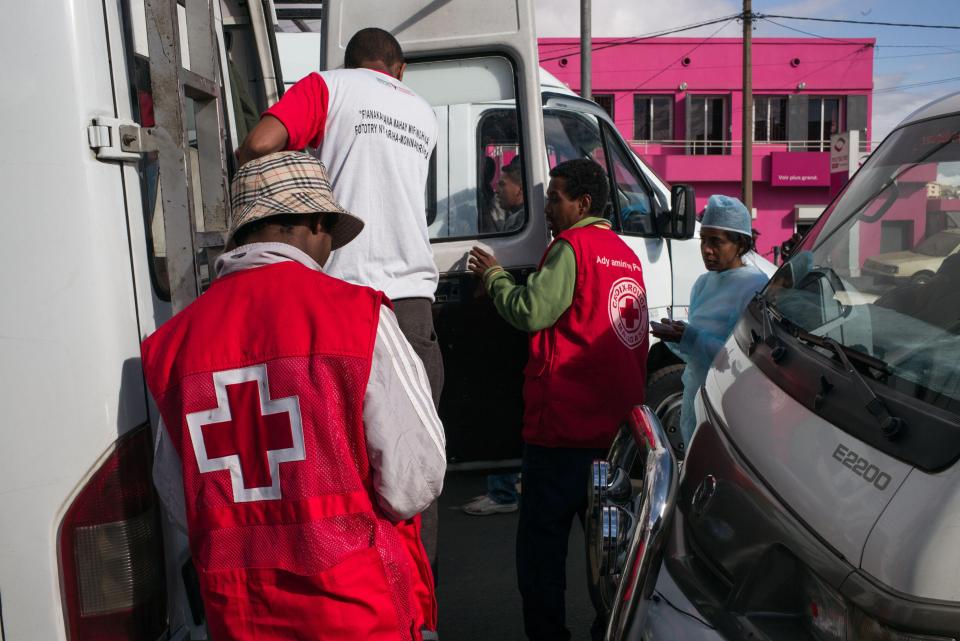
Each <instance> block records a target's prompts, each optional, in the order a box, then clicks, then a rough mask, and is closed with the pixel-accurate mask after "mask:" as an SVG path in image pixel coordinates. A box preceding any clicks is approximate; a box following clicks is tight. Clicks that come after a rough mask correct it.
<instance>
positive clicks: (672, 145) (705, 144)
mask: <svg viewBox="0 0 960 641" xmlns="http://www.w3.org/2000/svg"><path fill="white" fill-rule="evenodd" d="M627 142H629V143H630V145H631V146H633V148H634V149H637V150H638V151H641V153H645V152H648V151H649V150H650V147H658V148H659V149H684V150H689V149H693V150H696V151H694V153H705V152H706V151H707V150H710V151H713V150H720V152H721V153H727V152H729V151H731V150H733V149H740V148H741V146H742V145H743V141H742V140H628V141H627ZM861 144H863V143H861ZM874 144H875V143H874V141H870V140H868V141H866V143H865V145H866V149H867V151H870V150H871V149H873V147H874ZM791 147H794V149H792V151H801V149H799V148H800V147H803V149H802V151H830V141H829V140H822V141H816V140H813V141H810V140H770V141H754V142H753V148H754V151H757V150H760V151H769V150H771V148H777V150H778V151H779V150H783V151H787V150H791V149H790V148H791Z"/></svg>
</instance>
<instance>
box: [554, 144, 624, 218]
mask: <svg viewBox="0 0 960 641" xmlns="http://www.w3.org/2000/svg"><path fill="white" fill-rule="evenodd" d="M550 177H551V178H563V179H564V186H565V189H564V194H565V195H566V196H567V198H570V199H574V198H579V197H580V196H583V195H584V194H587V195H589V196H590V212H589V213H590V214H594V215H601V216H602V215H603V210H604V209H605V208H606V206H607V197H608V196H609V195H610V184H609V183H608V182H607V173H606V171H604V169H603V167H601V166H600V165H599V164H598V163H596V162H594V161H593V160H589V159H587V158H575V159H574V160H568V161H566V162H562V163H560V164H559V165H557V166H556V167H554V168H553V169H551V170H550Z"/></svg>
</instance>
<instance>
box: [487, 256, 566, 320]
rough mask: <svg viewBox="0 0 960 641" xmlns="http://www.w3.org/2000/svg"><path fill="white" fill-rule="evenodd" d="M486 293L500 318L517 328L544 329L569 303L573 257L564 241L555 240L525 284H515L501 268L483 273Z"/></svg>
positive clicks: (558, 316)
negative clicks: (541, 262)
mask: <svg viewBox="0 0 960 641" xmlns="http://www.w3.org/2000/svg"><path fill="white" fill-rule="evenodd" d="M485 281H486V287H487V293H488V294H490V298H492V299H493V304H494V306H495V307H496V308H497V311H498V312H499V313H500V315H501V316H503V318H504V319H505V320H506V321H507V322H508V323H510V324H511V325H513V326H514V327H516V328H517V329H519V330H522V331H525V332H536V331H539V330H541V329H546V328H547V327H550V326H551V325H553V324H554V323H556V322H557V319H558V318H560V316H562V315H563V313H564V312H565V311H567V309H568V308H569V307H570V305H571V304H572V303H573V288H574V285H576V282H577V258H576V254H574V253H573V248H572V247H570V245H569V244H567V243H566V242H558V243H555V244H554V246H553V248H552V249H551V250H550V253H548V254H547V257H546V259H545V260H544V261H543V267H541V268H540V269H539V270H537V271H536V272H534V273H533V274H530V276H529V277H528V278H527V284H526V285H517V284H516V283H515V282H514V280H513V276H511V275H510V274H508V273H507V272H505V271H503V270H491V272H489V273H488V274H487V275H486V276H485Z"/></svg>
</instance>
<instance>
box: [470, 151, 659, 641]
mask: <svg viewBox="0 0 960 641" xmlns="http://www.w3.org/2000/svg"><path fill="white" fill-rule="evenodd" d="M609 189H610V188H609V186H608V183H607V177H606V171H605V170H604V169H603V167H601V166H600V165H598V164H597V163H595V162H594V161H592V160H587V159H577V160H569V161H567V162H563V163H560V164H559V165H557V166H556V167H554V168H553V169H552V170H551V171H550V184H549V185H548V187H547V205H546V209H545V212H544V213H545V214H546V218H547V222H548V224H549V226H550V229H551V231H552V232H553V235H554V241H553V243H551V244H550V246H549V247H548V248H547V251H546V252H545V253H544V256H543V259H542V260H541V263H540V268H539V269H538V270H537V271H536V272H535V273H533V274H531V275H530V276H529V277H528V279H527V283H526V285H518V284H517V283H516V282H515V281H514V279H513V276H511V275H510V274H509V273H508V272H507V271H505V270H504V269H503V267H501V266H500V264H499V263H498V262H497V260H496V258H495V257H494V256H493V255H492V254H489V253H488V252H486V251H484V250H483V249H481V248H479V247H474V248H473V249H472V250H471V252H470V260H469V268H470V271H472V272H473V273H474V274H476V275H477V276H481V277H482V278H483V284H484V287H485V289H486V291H487V293H488V294H489V295H490V297H491V298H492V299H493V304H494V306H495V307H496V309H497V312H498V313H499V314H500V315H501V316H502V317H503V318H504V319H505V320H506V321H507V322H508V323H510V324H511V325H512V326H514V327H515V328H517V329H519V330H522V331H526V332H529V333H530V357H529V360H528V361H527V366H526V368H525V370H524V384H523V402H524V413H523V441H524V451H523V462H522V475H523V492H522V495H521V498H520V523H519V526H518V528H517V579H518V583H519V587H520V595H521V597H522V599H523V623H524V630H525V631H526V634H527V637H528V638H529V639H530V640H531V641H541V640H542V641H557V640H566V639H570V630H568V629H567V627H566V622H565V605H564V601H565V595H564V590H565V585H566V558H567V543H568V539H569V537H570V527H571V526H572V525H573V519H574V517H575V516H579V517H580V519H581V522H582V520H583V517H584V513H585V511H586V507H587V493H586V492H585V491H584V488H585V487H587V481H588V479H589V476H590V467H591V464H592V462H593V460H594V459H595V458H598V457H603V456H605V455H606V453H607V451H608V450H609V448H610V445H611V444H612V443H613V439H614V436H615V435H616V433H617V429H618V427H619V425H620V423H621V422H622V421H623V419H624V418H625V417H626V416H627V414H628V412H629V411H630V410H631V409H632V408H633V407H634V406H635V405H638V404H640V403H642V402H643V400H644V394H645V389H646V385H645V382H646V377H647V345H648V333H647V305H646V290H645V289H644V285H643V268H642V267H641V265H640V261H639V259H638V258H637V255H636V254H635V253H634V251H633V250H632V249H630V247H629V246H627V244H626V243H624V242H623V240H621V239H620V237H619V236H618V235H617V234H616V233H615V232H614V231H613V230H612V229H611V228H610V222H609V221H608V220H606V219H604V218H602V215H603V208H604V205H605V204H606V202H607V197H608V194H609ZM602 631H603V617H602V616H601V615H599V614H598V616H597V618H596V620H595V622H594V627H593V628H592V630H591V633H592V634H593V636H594V638H602Z"/></svg>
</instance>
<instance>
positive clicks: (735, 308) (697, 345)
mask: <svg viewBox="0 0 960 641" xmlns="http://www.w3.org/2000/svg"><path fill="white" fill-rule="evenodd" d="M750 223H751V220H750V213H749V212H748V211H747V208H746V207H744V205H743V203H741V202H740V201H739V200H737V199H736V198H731V197H729V196H720V195H715V196H711V197H710V200H709V201H708V202H707V207H706V209H705V210H704V213H703V218H702V219H701V221H700V254H701V256H702V257H703V264H704V266H706V268H707V270H709V271H707V273H706V274H704V275H702V276H701V277H700V278H698V279H697V281H696V282H695V283H694V285H693V290H692V291H691V292H690V310H689V314H688V318H687V322H682V321H672V320H669V319H662V320H661V321H660V323H653V335H654V336H656V337H657V338H659V339H660V340H662V341H665V342H666V343H667V345H668V347H670V349H671V350H672V351H673V352H674V353H675V354H676V355H677V356H679V357H680V358H682V359H683V361H684V362H685V363H686V368H685V369H684V372H683V406H682V408H681V410H680V431H681V433H682V435H683V443H684V445H685V446H686V445H688V444H689V443H690V439H691V438H692V437H693V431H694V429H695V428H696V416H694V410H693V402H694V399H695V398H696V394H697V392H698V390H699V389H700V387H701V386H702V385H703V383H704V381H706V379H707V372H708V371H709V369H710V364H711V363H712V362H713V358H714V357H715V356H716V355H717V352H719V351H720V348H721V347H723V344H724V343H726V341H727V338H728V337H729V336H730V334H731V333H732V332H733V328H734V326H735V325H736V324H737V320H738V319H739V318H740V314H742V313H743V310H744V309H745V308H746V306H747V304H748V303H749V302H750V299H751V298H753V296H754V295H755V294H756V293H757V292H758V291H760V290H761V289H763V287H764V285H766V282H767V276H766V275H765V274H764V273H763V272H761V271H760V270H759V269H757V268H756V267H755V266H753V265H748V264H744V262H743V260H742V257H743V255H744V254H746V253H747V252H748V251H750V248H751V240H752V239H751V231H752V230H751V225H750Z"/></svg>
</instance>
